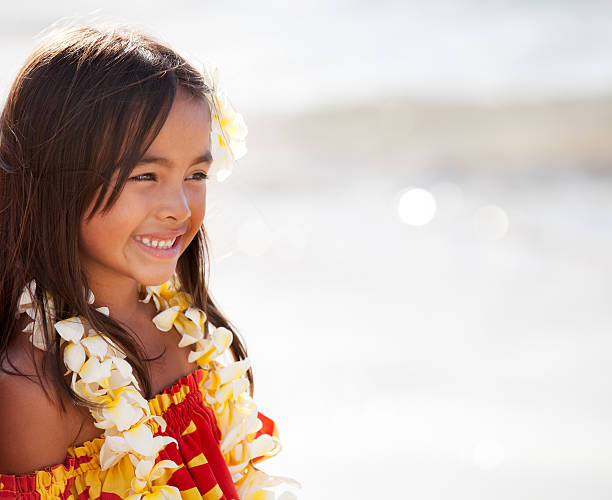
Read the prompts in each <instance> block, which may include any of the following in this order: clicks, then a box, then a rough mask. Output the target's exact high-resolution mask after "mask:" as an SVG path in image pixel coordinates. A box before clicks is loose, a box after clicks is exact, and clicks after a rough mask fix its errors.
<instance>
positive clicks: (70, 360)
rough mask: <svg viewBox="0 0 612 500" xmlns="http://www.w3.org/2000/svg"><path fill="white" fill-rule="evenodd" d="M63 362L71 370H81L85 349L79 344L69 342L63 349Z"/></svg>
mask: <svg viewBox="0 0 612 500" xmlns="http://www.w3.org/2000/svg"><path fill="white" fill-rule="evenodd" d="M64 363H65V365H66V367H67V368H69V369H70V370H72V371H73V372H78V371H80V370H81V367H82V366H83V363H85V349H83V346H82V345H81V344H73V343H72V342H71V343H69V344H68V345H67V346H66V348H65V349H64Z"/></svg>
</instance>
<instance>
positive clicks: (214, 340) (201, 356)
mask: <svg viewBox="0 0 612 500" xmlns="http://www.w3.org/2000/svg"><path fill="white" fill-rule="evenodd" d="M209 326H211V325H210V324H209ZM211 329H212V327H211ZM232 339H233V334H232V332H231V331H230V330H228V329H227V328H224V327H219V328H215V329H214V331H212V332H211V334H210V336H209V337H208V338H206V339H203V340H200V341H198V342H197V343H196V348H195V350H193V351H191V352H190V353H189V356H188V358H187V359H188V361H189V362H190V363H193V362H194V361H195V362H197V363H198V365H200V366H205V365H208V364H209V363H210V362H211V361H212V360H213V359H214V358H216V357H217V356H219V355H220V354H222V353H223V352H224V351H225V350H226V349H227V348H228V347H229V346H230V345H231V343H232Z"/></svg>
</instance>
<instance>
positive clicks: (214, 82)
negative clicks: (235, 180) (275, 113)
mask: <svg viewBox="0 0 612 500" xmlns="http://www.w3.org/2000/svg"><path fill="white" fill-rule="evenodd" d="M218 73H219V70H218V69H217V68H213V69H212V70H210V69H209V68H208V67H205V68H204V81H205V83H206V85H208V87H209V88H210V89H211V94H210V95H209V96H208V97H209V103H210V106H211V119H212V120H211V121H212V123H211V150H212V151H211V152H212V156H213V163H212V165H211V166H210V170H209V174H212V175H215V176H216V178H217V180H218V181H220V182H222V181H224V180H225V179H227V177H229V175H230V174H231V173H232V168H233V167H234V163H235V162H236V160H239V159H240V158H242V157H243V156H244V155H245V154H246V152H247V147H246V136H247V133H248V130H247V126H246V124H245V123H244V118H243V117H242V115H241V114H240V113H237V112H236V111H235V110H234V108H233V107H232V105H231V104H230V102H229V99H228V97H227V94H226V93H225V91H224V90H222V89H220V88H219V84H218Z"/></svg>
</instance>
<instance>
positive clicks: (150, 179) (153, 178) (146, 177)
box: [129, 173, 156, 181]
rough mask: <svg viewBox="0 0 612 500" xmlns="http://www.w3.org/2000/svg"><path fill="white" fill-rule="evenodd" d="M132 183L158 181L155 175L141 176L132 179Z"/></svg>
mask: <svg viewBox="0 0 612 500" xmlns="http://www.w3.org/2000/svg"><path fill="white" fill-rule="evenodd" d="M129 180H131V181H154V180H156V177H155V174H150V173H149V174H139V175H135V176H134V177H130V179H129Z"/></svg>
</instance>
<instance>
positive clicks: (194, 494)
mask: <svg viewBox="0 0 612 500" xmlns="http://www.w3.org/2000/svg"><path fill="white" fill-rule="evenodd" d="M181 498H182V499H183V500H202V495H200V492H199V491H198V489H197V488H190V489H188V490H183V491H181Z"/></svg>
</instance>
